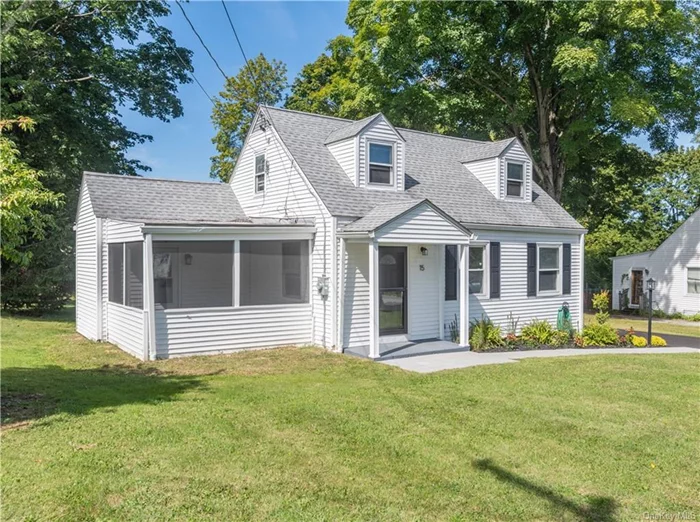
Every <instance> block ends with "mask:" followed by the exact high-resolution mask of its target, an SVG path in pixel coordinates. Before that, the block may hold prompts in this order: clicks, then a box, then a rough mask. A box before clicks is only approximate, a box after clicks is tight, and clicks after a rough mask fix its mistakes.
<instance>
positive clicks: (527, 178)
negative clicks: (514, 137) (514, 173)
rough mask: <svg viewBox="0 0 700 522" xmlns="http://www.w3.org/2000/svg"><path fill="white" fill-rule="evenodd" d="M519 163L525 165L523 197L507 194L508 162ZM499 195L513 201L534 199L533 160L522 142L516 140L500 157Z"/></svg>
mask: <svg viewBox="0 0 700 522" xmlns="http://www.w3.org/2000/svg"><path fill="white" fill-rule="evenodd" d="M509 161H510V162H512V163H518V164H522V165H523V178H524V182H523V190H524V191H525V194H524V197H523V198H514V197H508V196H506V187H507V185H506V182H507V175H508V170H507V169H508V162H509ZM499 165H500V167H499V170H500V172H499V192H498V193H499V195H500V197H501V199H509V200H511V201H525V202H531V201H532V161H531V160H530V156H528V155H527V152H525V150H524V149H523V148H522V147H521V146H520V143H518V142H517V141H514V142H513V143H512V144H511V145H509V146H508V148H507V149H506V151H505V152H504V153H503V154H502V155H501V157H500V158H499Z"/></svg>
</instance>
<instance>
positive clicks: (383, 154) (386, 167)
mask: <svg viewBox="0 0 700 522" xmlns="http://www.w3.org/2000/svg"><path fill="white" fill-rule="evenodd" d="M393 170H394V147H393V146H391V145H384V144H382V143H370V144H369V182H370V183H372V184H376V185H393V183H394V180H393Z"/></svg>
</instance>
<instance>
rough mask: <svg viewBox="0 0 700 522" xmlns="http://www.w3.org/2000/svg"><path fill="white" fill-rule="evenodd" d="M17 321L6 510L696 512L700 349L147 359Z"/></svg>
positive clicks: (532, 515) (10, 349) (613, 516)
mask: <svg viewBox="0 0 700 522" xmlns="http://www.w3.org/2000/svg"><path fill="white" fill-rule="evenodd" d="M73 328H74V327H73V324H72V323H71V322H70V318H69V317H68V316H67V315H64V316H62V317H57V318H54V319H49V320H31V319H18V318H7V317H6V318H3V319H2V344H3V346H2V348H3V353H2V365H3V370H2V393H3V415H4V416H5V419H4V429H3V432H2V476H1V481H2V493H3V513H2V515H3V517H2V518H3V520H49V519H50V520H70V521H80V520H135V519H138V520H204V519H208V520H244V519H245V520H250V519H253V520H261V519H276V520H585V521H594V520H600V521H612V520H627V519H641V518H642V517H643V515H644V513H646V512H649V513H678V512H694V513H697V512H698V510H700V496H698V495H697V484H698V483H700V416H698V415H697V412H698V406H700V399H699V397H700V361H699V360H698V357H697V356H696V355H695V354H692V355H686V354H678V355H672V354H665V355H644V356H638V355H635V356H630V355H628V356H605V355H600V356H595V355H589V356H586V357H580V358H561V359H542V360H527V361H523V362H519V363H517V364H507V365H498V366H483V367H476V368H470V369H465V370H457V371H450V372H441V373H437V374H428V375H419V374H411V373H407V372H403V371H401V370H399V369H397V368H393V367H390V366H386V365H382V364H378V363H372V362H369V361H364V360H360V359H354V358H350V357H346V356H342V355H335V354H331V353H327V352H325V351H321V350H318V349H313V348H305V349H280V350H270V351H257V352H248V353H243V354H237V355H233V356H228V357H225V356H221V357H207V358H190V359H178V360H172V361H161V362H153V363H142V362H139V361H137V360H135V359H132V358H130V357H129V356H127V355H125V354H124V353H122V352H121V351H119V350H118V349H116V348H114V347H112V346H110V345H105V344H98V343H92V342H88V341H85V340H84V339H82V338H81V337H79V336H77V335H76V334H75V333H74V331H73Z"/></svg>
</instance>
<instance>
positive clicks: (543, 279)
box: [537, 245, 561, 293]
mask: <svg viewBox="0 0 700 522" xmlns="http://www.w3.org/2000/svg"><path fill="white" fill-rule="evenodd" d="M560 254H561V247H560V246H549V245H538V248H537V291H538V292H541V293H556V292H559V291H560V282H559V281H560V275H561V256H560Z"/></svg>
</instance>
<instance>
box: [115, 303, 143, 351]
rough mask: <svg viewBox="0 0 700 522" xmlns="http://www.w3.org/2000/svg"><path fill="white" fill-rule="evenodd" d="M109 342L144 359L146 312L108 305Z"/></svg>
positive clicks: (118, 305) (117, 305)
mask: <svg viewBox="0 0 700 522" xmlns="http://www.w3.org/2000/svg"><path fill="white" fill-rule="evenodd" d="M107 313H108V317H109V325H108V326H107V340H108V341H109V342H111V343H113V344H116V345H117V346H118V347H119V348H121V349H122V350H124V351H127V352H129V353H130V354H131V355H134V356H136V357H138V358H139V359H141V358H143V347H144V320H143V318H144V312H143V310H138V309H136V308H130V307H128V306H123V305H120V304H116V303H108V304H107Z"/></svg>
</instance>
